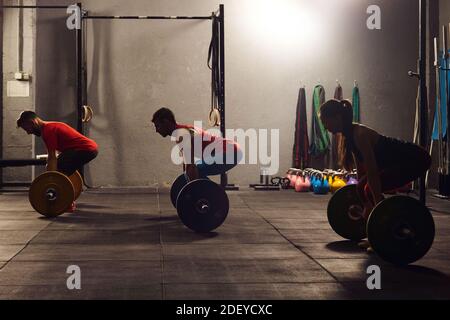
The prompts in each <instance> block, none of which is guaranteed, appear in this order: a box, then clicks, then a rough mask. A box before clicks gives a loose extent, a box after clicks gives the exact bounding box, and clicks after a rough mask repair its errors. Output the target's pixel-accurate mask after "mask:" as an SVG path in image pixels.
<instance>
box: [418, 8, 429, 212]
mask: <svg viewBox="0 0 450 320" xmlns="http://www.w3.org/2000/svg"><path fill="white" fill-rule="evenodd" d="M427 2H428V0H419V8H420V9H419V12H420V28H419V45H420V53H419V77H420V78H419V86H420V94H419V99H420V108H419V118H420V120H419V127H420V140H419V141H420V142H419V143H420V145H421V146H422V147H423V148H425V149H427V147H428V146H427V144H428V103H427V101H428V94H427V83H426V81H427V79H426V70H427ZM419 196H420V201H421V202H422V203H423V204H424V205H425V204H426V196H427V195H426V178H425V175H424V176H422V177H420V179H419Z"/></svg>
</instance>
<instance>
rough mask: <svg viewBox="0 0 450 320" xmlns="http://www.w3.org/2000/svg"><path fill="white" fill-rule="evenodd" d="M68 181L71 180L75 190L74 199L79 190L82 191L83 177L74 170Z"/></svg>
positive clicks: (76, 197) (78, 195)
mask: <svg viewBox="0 0 450 320" xmlns="http://www.w3.org/2000/svg"><path fill="white" fill-rule="evenodd" d="M69 179H70V182H72V185H73V190H74V191H75V200H77V199H78V198H79V197H80V195H81V192H83V178H82V177H81V174H80V173H79V172H78V171H75V173H74V174H73V175H71V176H70V177H69Z"/></svg>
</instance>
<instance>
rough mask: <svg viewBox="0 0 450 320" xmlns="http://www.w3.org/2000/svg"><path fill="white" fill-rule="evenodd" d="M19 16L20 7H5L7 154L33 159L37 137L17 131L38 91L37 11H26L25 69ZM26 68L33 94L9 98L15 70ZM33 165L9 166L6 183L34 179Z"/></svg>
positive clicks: (4, 66) (24, 33)
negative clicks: (20, 63) (20, 50)
mask: <svg viewBox="0 0 450 320" xmlns="http://www.w3.org/2000/svg"><path fill="white" fill-rule="evenodd" d="M4 4H5V5H7V4H9V5H11V4H12V5H14V4H17V1H4ZM23 4H27V5H34V4H35V1H32V0H25V1H23ZM18 17H19V10H17V9H5V10H4V12H3V56H2V59H3V77H2V82H3V110H2V115H3V119H2V122H3V128H2V129H3V157H4V158H6V159H17V158H23V159H30V158H32V157H33V154H34V151H33V150H34V148H33V145H34V139H33V138H32V137H31V136H27V135H26V133H25V132H24V131H22V130H17V128H16V122H15V120H16V119H17V117H18V115H19V113H20V112H21V111H23V110H34V109H35V107H34V99H35V96H34V93H35V83H36V80H37V79H36V77H35V72H34V71H35V70H34V67H35V63H34V58H35V57H34V45H35V37H36V34H35V31H36V29H35V25H36V21H35V12H34V10H24V11H23V23H22V30H23V54H22V57H23V68H22V70H18V69H19V68H18V44H17V43H18ZM17 71H25V72H27V73H29V74H30V75H31V76H32V81H31V82H30V96H29V97H20V98H17V97H8V96H7V92H6V90H7V82H8V81H14V73H15V72H17ZM32 172H33V170H32V168H7V169H4V170H3V173H4V175H3V177H4V181H5V182H21V181H30V178H31V175H32Z"/></svg>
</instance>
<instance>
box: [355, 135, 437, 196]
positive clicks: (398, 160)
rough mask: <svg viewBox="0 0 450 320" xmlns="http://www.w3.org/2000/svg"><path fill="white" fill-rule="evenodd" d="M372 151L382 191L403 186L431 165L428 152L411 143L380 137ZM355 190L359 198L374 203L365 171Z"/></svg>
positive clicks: (421, 174)
mask: <svg viewBox="0 0 450 320" xmlns="http://www.w3.org/2000/svg"><path fill="white" fill-rule="evenodd" d="M374 151H375V157H376V160H377V165H378V168H379V172H380V175H379V177H380V182H381V192H382V193H385V192H389V191H393V190H396V189H399V188H401V187H404V186H405V185H407V184H408V183H411V182H413V181H415V180H417V179H418V178H420V177H422V176H423V175H425V174H426V172H427V171H428V170H429V169H430V167H431V157H430V155H429V154H428V152H427V151H426V150H425V149H423V148H421V147H419V146H417V145H415V144H413V143H409V142H403V141H400V140H396V139H392V138H386V137H382V138H381V139H380V141H379V143H377V145H376V146H375V150H374ZM357 190H358V195H359V197H360V198H361V200H363V201H364V202H368V201H369V202H371V203H372V204H375V201H374V199H373V195H372V191H371V189H370V186H369V184H368V183H367V175H366V174H365V173H362V178H360V180H359V182H358V186H357Z"/></svg>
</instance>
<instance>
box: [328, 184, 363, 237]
mask: <svg viewBox="0 0 450 320" xmlns="http://www.w3.org/2000/svg"><path fill="white" fill-rule="evenodd" d="M353 205H357V206H361V207H363V204H362V203H361V201H360V199H359V197H358V194H357V192H356V185H349V186H346V187H343V188H341V189H339V190H338V191H336V193H335V194H334V195H333V196H332V197H331V199H330V201H329V202H328V208H327V215H328V222H329V223H330V226H331V228H333V230H334V231H335V232H336V233H337V234H338V235H340V236H341V237H343V238H345V239H349V240H353V241H358V240H361V239H364V238H365V237H366V223H365V221H364V219H362V218H361V219H359V220H354V219H352V218H351V217H350V216H349V214H348V209H349V208H350V207H351V206H353Z"/></svg>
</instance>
